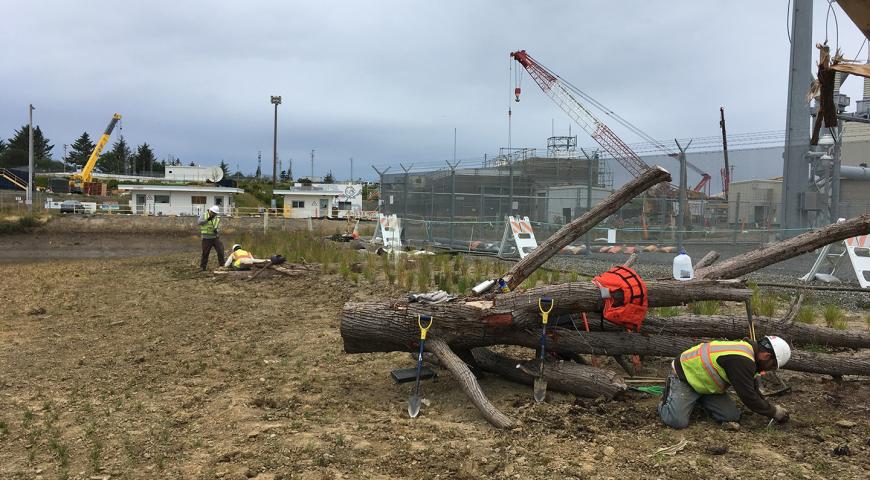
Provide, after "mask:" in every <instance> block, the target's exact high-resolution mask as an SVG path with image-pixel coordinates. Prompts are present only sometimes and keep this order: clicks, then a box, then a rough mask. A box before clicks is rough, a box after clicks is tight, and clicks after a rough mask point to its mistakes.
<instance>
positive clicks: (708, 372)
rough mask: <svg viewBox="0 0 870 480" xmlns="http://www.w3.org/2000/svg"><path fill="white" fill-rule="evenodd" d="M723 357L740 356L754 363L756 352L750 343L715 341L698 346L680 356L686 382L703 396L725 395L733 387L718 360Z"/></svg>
mask: <svg viewBox="0 0 870 480" xmlns="http://www.w3.org/2000/svg"><path fill="white" fill-rule="evenodd" d="M722 355H740V356H743V357H746V358H748V359H750V360H752V361H753V362H754V361H755V352H754V351H753V350H752V345H750V344H749V343H748V342H742V341H741V342H730V341H713V342H708V343H702V344H700V345H696V346H694V347H692V348H690V349H688V350H686V351H685V352H683V353H682V355H680V365H681V366H682V367H683V373H684V374H685V375H686V380H687V381H688V382H689V385H691V386H692V388H693V389H694V390H695V391H696V392H698V393H701V394H714V393H724V392H725V390H726V389H727V388H728V387H729V386H730V385H731V383H730V382H729V380H728V376H727V375H726V374H725V370H723V369H722V367H720V366H719V364H718V363H717V360H718V358H719V357H720V356H722Z"/></svg>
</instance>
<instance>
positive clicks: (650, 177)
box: [503, 166, 671, 290]
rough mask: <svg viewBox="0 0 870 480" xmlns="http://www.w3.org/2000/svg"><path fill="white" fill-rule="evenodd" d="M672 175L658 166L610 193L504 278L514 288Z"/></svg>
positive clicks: (541, 245)
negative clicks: (637, 197) (635, 198)
mask: <svg viewBox="0 0 870 480" xmlns="http://www.w3.org/2000/svg"><path fill="white" fill-rule="evenodd" d="M670 180H671V174H670V173H668V171H667V170H665V169H664V168H662V167H659V166H655V167H652V168H650V169H649V170H647V171H645V172H643V173H642V174H640V175H639V176H637V177H635V178H633V179H632V180H631V181H630V182H628V183H626V184H625V185H623V186H622V187H621V188H620V189H619V190H617V191H615V192H613V193H612V194H610V196H609V197H607V200H605V201H603V202H601V203H599V204H598V205H596V206H595V207H594V208H592V210H589V211H588V212H586V213H584V214H583V215H581V216H580V217H578V218H576V219H575V220H574V221H572V222H571V223H569V224H567V225H565V226H563V227H562V228H560V229H559V231H557V232H556V233H554V234H553V235H552V236H550V237H549V238H547V239H546V240H544V241H543V242H542V243H541V244H540V245H538V248H536V249H534V250H533V251H532V252H531V253H529V254H528V255H526V257H525V258H523V259H522V260H520V261H519V262H517V263H516V264H514V266H513V267H511V269H510V271H508V273H507V274H506V275H505V276H504V277H503V278H504V279H505V281H506V282H507V284H508V287H509V288H510V289H511V290H513V289H514V288H516V287H517V286H518V285H520V284H521V283H523V281H524V280H525V279H526V278H528V276H529V275H531V273H532V272H534V271H535V270H537V269H538V267H540V266H541V265H543V264H544V263H545V262H546V261H547V260H549V259H550V257H552V256H553V255H555V254H557V253H559V252H560V251H562V249H563V248H565V247H567V246H568V245H570V244H571V242H573V241H574V240H577V239H578V238H580V237H581V236H582V235H583V234H584V233H586V232H587V231H589V229H591V228H592V227H594V226H596V225H598V224H599V223H601V222H602V221H603V220H604V219H606V218H607V217H609V216H610V215H612V214H613V213H615V212H616V211H617V210H619V208H620V207H622V206H623V205H625V204H626V203H628V202H630V201H631V200H632V199H634V197H636V196H638V195H640V194H641V193H643V192H644V191H646V190H647V189H648V188H650V187H652V186H653V185H656V184H658V183H661V182H669V181H670Z"/></svg>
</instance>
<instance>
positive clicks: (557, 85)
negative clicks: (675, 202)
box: [511, 50, 710, 195]
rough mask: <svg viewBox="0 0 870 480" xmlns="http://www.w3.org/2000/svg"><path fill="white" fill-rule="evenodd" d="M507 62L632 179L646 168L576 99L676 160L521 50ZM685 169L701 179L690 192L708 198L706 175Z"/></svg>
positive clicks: (637, 157) (635, 128)
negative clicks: (522, 70) (519, 68)
mask: <svg viewBox="0 0 870 480" xmlns="http://www.w3.org/2000/svg"><path fill="white" fill-rule="evenodd" d="M511 58H513V59H514V60H516V61H517V62H519V64H520V65H522V66H523V68H525V69H526V71H527V72H529V75H530V76H531V77H532V78H533V79H534V80H535V83H537V84H538V86H539V87H541V90H543V91H544V93H545V94H547V96H548V97H550V98H551V99H552V100H553V101H554V102H555V103H556V105H558V106H559V108H561V109H562V111H564V112H565V113H567V114H568V116H569V117H571V119H572V120H574V123H576V124H577V125H579V126H580V128H582V129H583V130H584V131H585V132H586V133H587V134H589V136H590V137H592V138H593V139H594V140H595V141H596V142H597V143H598V145H600V146H601V148H602V149H604V151H605V152H607V153H608V154H610V156H612V157H613V158H614V159H615V160H616V161H617V162H619V164H620V165H622V167H623V168H625V169H626V170H627V171H628V172H629V173H630V174H631V175H632V176H635V177H636V176H638V175H640V174H641V173H643V172H644V171H645V170H647V169H648V168H650V166H649V165H648V164H647V163H646V162H644V161H643V160H642V159H641V158H640V157H639V156H638V155H637V153H635V152H634V150H632V149H631V147H629V146H628V145H627V144H626V143H625V142H624V141H622V139H620V138H619V137H618V136H617V135H616V133H614V132H613V130H611V129H610V127H608V126H607V125H606V124H605V123H604V122H602V121H601V120H599V119H598V117H596V116H595V115H594V114H593V113H592V112H591V111H589V109H588V108H586V106H585V105H584V104H583V103H582V102H580V101H579V100H578V99H577V97H578V96H580V97H583V98H584V99H586V100H587V101H589V102H590V103H592V104H593V105H595V106H596V107H597V108H600V109H602V110H605V111H608V112H609V114H611V115H613V116H614V118H616V119H617V120H618V121H619V122H620V123H622V124H623V125H625V126H626V127H628V128H629V129H631V130H632V131H634V132H635V133H637V134H638V135H640V136H641V137H643V138H645V139H647V140H648V141H650V142H652V143H653V144H654V145H655V146H656V147H658V148H659V149H661V150H662V151H664V152H665V153H666V154H668V155H669V156H676V155H675V154H673V153H672V152H671V151H669V150H668V149H667V148H666V147H665V146H664V145H662V144H661V143H659V142H657V141H655V140H653V139H652V137H650V136H649V135H647V134H645V133H643V132H642V131H641V130H640V129H638V128H637V127H635V126H634V125H631V124H630V123H628V121H626V120H624V119H622V118H621V117H619V116H618V115H616V114H615V113H613V112H610V111H609V110H607V109H606V108H605V107H604V106H603V105H601V104H599V103H598V102H596V101H595V100H594V99H592V98H591V97H589V96H588V95H586V94H584V93H583V92H581V91H580V90H579V89H577V88H575V87H573V86H572V85H570V84H569V83H568V82H566V81H565V80H563V79H562V78H560V77H559V76H558V75H556V74H555V73H553V71H552V70H550V69H549V68H547V67H545V66H543V65H541V64H540V63H539V62H538V61H536V60H535V59H534V58H532V56H531V55H529V54H528V53H526V51H525V50H520V51H517V52H512V53H511ZM520 93H521V91H520V88H519V87H517V88H516V89H515V90H514V94H515V95H516V101H520V100H519V99H520ZM686 165H687V166H688V167H689V168H691V169H692V170H694V171H695V172H697V173H698V174H700V175H701V181H700V182H699V183H698V185H696V186H695V188H694V191H696V192H700V191H701V190H702V189H704V188H705V187H706V188H707V191H708V195H709V185H710V175H709V174H707V173H705V172H704V171H702V170H701V169H700V168H698V167H696V166H695V165H692V164H691V163H689V162H686Z"/></svg>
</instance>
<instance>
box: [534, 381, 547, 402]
mask: <svg viewBox="0 0 870 480" xmlns="http://www.w3.org/2000/svg"><path fill="white" fill-rule="evenodd" d="M534 388H535V391H534V395H535V401H536V402H538V403H541V402H543V401H544V398H546V397H547V381H546V380H544V379H543V378H541V377H538V378H536V379H535V387H534Z"/></svg>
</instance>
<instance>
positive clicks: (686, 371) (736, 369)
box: [658, 335, 791, 428]
mask: <svg viewBox="0 0 870 480" xmlns="http://www.w3.org/2000/svg"><path fill="white" fill-rule="evenodd" d="M790 357H791V348H790V347H789V346H788V343H786V341H785V340H783V339H781V338H779V337H777V336H773V335H769V336H767V337H762V338H761V339H759V340H758V342H756V341H753V340H749V339H744V340H741V341H712V342H706V343H702V344H700V345H696V346H694V347H692V348H690V349H688V350H686V351H685V352H683V353H682V354H681V355H680V356H679V357H677V358H676V359H674V361H673V362H672V363H671V365H672V369H671V374H670V375H669V376H668V381H667V385H666V387H665V392H664V395H663V396H662V401H661V403H660V404H659V407H658V410H659V415H660V416H661V418H662V422H664V423H665V425H667V426H669V427H672V428H686V427H687V426H688V425H689V416H690V415H691V413H692V410H693V409H694V407H695V404H697V403H700V404H701V406H703V407H704V409H705V410H707V412H708V413H709V414H710V415H711V416H712V417H713V418H714V419H715V420H717V421H719V422H737V421H739V420H740V410H739V409H738V408H737V405H735V404H734V400H732V399H731V397H729V396H728V394H727V393H726V391H727V390H728V388H729V387H734V391H735V392H736V393H737V396H738V397H739V398H740V401H742V402H743V404H744V405H746V406H747V407H748V408H749V409H750V410H752V411H753V412H755V413H758V414H759V415H764V416H766V417H771V418H773V419H775V420H776V421H777V422H784V421H787V420H788V411H787V410H786V409H785V408H783V407H781V406H779V405H773V404H771V403H769V402H768V401H767V400H765V399H764V397H763V396H762V395H761V393H760V392H759V391H758V387H757V386H756V383H755V377H756V376H757V375H759V374H763V372H765V371H771V370H775V369H777V368H782V367H783V366H784V365H785V364H786V362H788V359H789V358H790Z"/></svg>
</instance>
